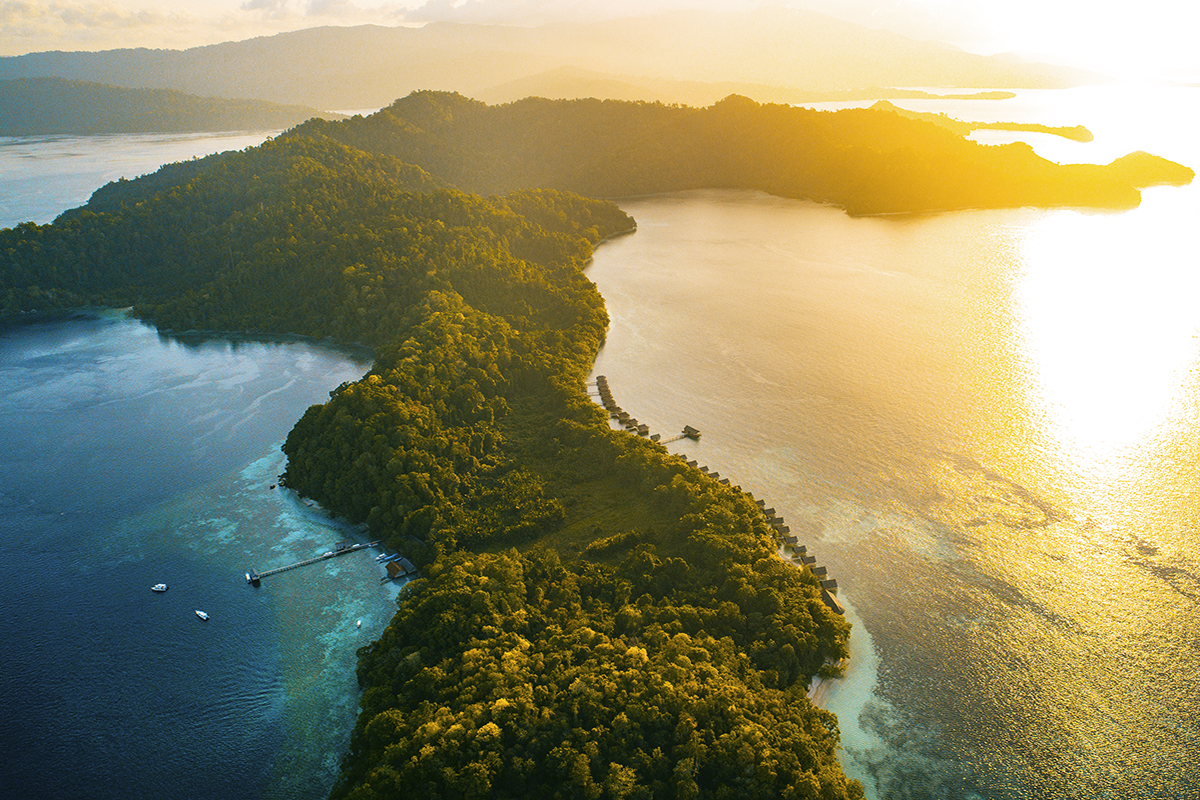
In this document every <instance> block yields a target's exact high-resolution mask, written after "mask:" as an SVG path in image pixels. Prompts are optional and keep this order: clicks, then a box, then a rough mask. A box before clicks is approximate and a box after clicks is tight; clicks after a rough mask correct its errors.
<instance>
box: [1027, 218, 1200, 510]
mask: <svg viewBox="0 0 1200 800" xmlns="http://www.w3.org/2000/svg"><path fill="white" fill-rule="evenodd" d="M1163 224H1169V221H1164V220H1163V219H1162V217H1161V216H1159V215H1156V214H1150V213H1142V212H1141V211H1136V212H1131V213H1128V214H1121V215H1112V214H1092V215H1087V214H1080V213H1077V212H1072V211H1063V212H1054V213H1050V214H1047V215H1046V216H1045V217H1043V218H1042V219H1041V220H1040V221H1039V223H1038V224H1035V225H1032V226H1030V228H1029V230H1028V232H1027V234H1026V235H1025V236H1024V239H1023V241H1022V243H1021V247H1020V250H1021V255H1022V258H1023V262H1024V272H1023V274H1021V276H1020V277H1019V279H1018V283H1017V285H1016V286H1015V287H1014V292H1013V302H1014V311H1015V313H1016V314H1017V315H1018V317H1019V318H1020V329H1019V330H1020V333H1019V334H1018V335H1019V336H1020V337H1021V338H1022V339H1023V341H1022V342H1020V343H1019V344H1018V346H1019V348H1020V350H1021V351H1022V353H1023V355H1024V358H1025V359H1026V361H1027V369H1028V372H1027V375H1028V377H1027V381H1026V385H1025V387H1024V390H1025V394H1026V401H1027V403H1028V405H1029V408H1030V409H1031V413H1032V416H1034V417H1035V418H1036V419H1038V420H1040V422H1041V427H1042V431H1043V434H1044V436H1045V442H1044V447H1045V450H1046V452H1045V453H1044V456H1045V457H1046V458H1047V460H1048V463H1047V465H1046V468H1047V469H1053V470H1055V471H1057V472H1058V473H1059V475H1058V477H1059V478H1060V480H1062V482H1063V484H1064V485H1071V486H1074V487H1076V488H1077V491H1078V492H1080V493H1082V494H1084V495H1086V496H1087V497H1088V499H1086V500H1085V499H1084V498H1083V497H1077V498H1074V499H1075V500H1076V501H1083V503H1082V505H1083V507H1084V508H1086V509H1087V513H1089V514H1093V513H1101V508H1102V507H1104V506H1107V505H1110V504H1111V502H1110V501H1111V498H1112V497H1113V496H1114V495H1113V490H1114V488H1115V487H1117V486H1129V485H1130V484H1131V483H1132V484H1139V483H1142V482H1144V481H1146V480H1151V479H1152V475H1153V474H1154V473H1156V472H1157V471H1158V470H1159V469H1160V468H1161V464H1159V463H1158V462H1160V461H1161V460H1162V459H1163V458H1167V459H1168V460H1169V459H1170V458H1171V453H1173V452H1175V451H1176V450H1177V448H1178V447H1179V445H1180V442H1179V441H1178V440H1179V438H1180V436H1181V435H1182V433H1183V432H1184V431H1186V430H1187V429H1188V428H1189V426H1190V424H1191V421H1192V420H1191V418H1192V416H1193V415H1194V414H1195V406H1196V403H1195V400H1196V389H1197V386H1196V384H1197V380H1196V379H1197V357H1198V354H1200V338H1197V335H1198V333H1200V309H1198V308H1197V305H1196V303H1195V298H1196V297H1197V296H1198V294H1200V275H1198V274H1197V272H1196V270H1195V269H1194V268H1192V266H1191V262H1190V261H1189V260H1188V259H1187V257H1186V254H1184V253H1179V252H1168V251H1164V250H1163V249H1162V248H1161V247H1159V246H1158V245H1157V244H1156V243H1157V242H1160V241H1169V240H1168V239H1166V238H1165V237H1163V236H1160V235H1159V234H1160V233H1161V226H1162V225H1163ZM1103 498H1109V499H1108V500H1105V499H1103ZM1097 505H1099V506H1100V508H1098V507H1097Z"/></svg>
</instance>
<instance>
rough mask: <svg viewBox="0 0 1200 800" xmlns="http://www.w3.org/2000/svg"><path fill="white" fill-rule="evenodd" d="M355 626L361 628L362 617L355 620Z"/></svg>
mask: <svg viewBox="0 0 1200 800" xmlns="http://www.w3.org/2000/svg"><path fill="white" fill-rule="evenodd" d="M354 627H356V628H361V627H362V620H361V619H360V620H359V621H358V622H355V623H354Z"/></svg>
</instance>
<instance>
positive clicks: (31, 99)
mask: <svg viewBox="0 0 1200 800" xmlns="http://www.w3.org/2000/svg"><path fill="white" fill-rule="evenodd" d="M312 117H318V118H322V119H341V118H342V115H340V114H329V113H326V112H322V111H318V110H316V109H315V108H307V107H304V106H281V105H276V104H275V103H267V102H263V101H261V100H226V99H222V98H216V97H197V96H195V95H191V94H184V93H183V92H177V91H172V90H168V89H123V88H120V87H117V86H106V85H104V84H100V83H89V82H87V81H74V80H66V79H63V78H12V79H9V80H0V136H46V135H54V134H80V135H90V134H103V133H190V132H197V131H270V130H282V129H284V128H290V127H292V126H293V125H297V124H299V123H301V122H303V121H304V120H306V119H309V118H312Z"/></svg>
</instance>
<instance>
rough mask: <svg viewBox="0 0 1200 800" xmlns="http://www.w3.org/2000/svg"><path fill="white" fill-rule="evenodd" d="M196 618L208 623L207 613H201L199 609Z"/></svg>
mask: <svg viewBox="0 0 1200 800" xmlns="http://www.w3.org/2000/svg"><path fill="white" fill-rule="evenodd" d="M196 616H197V617H199V618H200V619H202V620H204V621H205V622H207V621H208V612H207V611H201V610H200V609H198V608H197V609H196Z"/></svg>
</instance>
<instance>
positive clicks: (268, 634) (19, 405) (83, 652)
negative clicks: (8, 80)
mask: <svg viewBox="0 0 1200 800" xmlns="http://www.w3.org/2000/svg"><path fill="white" fill-rule="evenodd" d="M262 138H263V136H262V135H259V136H258V137H257V140H258V141H261V140H262ZM253 143H255V142H253V141H248V140H247V137H232V138H229V137H211V136H197V137H193V139H191V140H187V139H186V137H139V136H129V137H98V138H97V139H96V140H89V139H86V138H82V137H81V138H75V139H72V140H71V141H70V144H69V147H68V146H65V145H64V140H63V139H61V138H56V139H52V140H47V141H44V142H38V141H28V140H25V141H22V140H11V139H10V140H5V141H4V142H0V162H5V164H6V169H5V171H4V173H3V174H4V175H5V176H6V178H5V179H6V180H7V179H9V178H10V177H11V176H12V175H13V174H14V173H12V172H9V171H8V170H7V163H8V162H6V161H5V159H10V158H19V159H22V160H23V162H22V164H21V165H20V167H21V170H23V172H24V174H25V175H27V176H29V175H32V176H37V177H36V179H33V180H34V182H35V183H38V184H40V185H44V186H45V196H46V197H51V198H53V197H58V198H60V199H59V200H58V201H54V202H59V203H62V204H65V205H63V207H48V206H46V205H45V198H44V197H43V198H42V199H40V200H38V201H37V202H34V203H31V204H30V205H28V206H25V207H23V208H24V210H21V209H20V208H17V209H16V210H15V211H14V210H13V209H14V208H15V207H14V206H13V205H9V206H8V207H7V209H6V212H5V213H7V214H9V215H10V220H9V221H10V222H19V221H23V220H25V219H40V221H47V220H48V219H51V218H53V217H54V216H56V215H57V214H58V213H60V212H61V211H62V210H64V209H65V207H69V206H74V205H78V204H80V203H81V202H83V201H84V200H86V194H87V192H88V191H90V190H84V189H82V188H81V187H83V186H85V185H86V183H83V182H82V181H85V180H86V179H85V178H82V177H80V175H77V174H74V173H73V172H72V171H71V170H72V165H79V166H80V167H81V168H82V169H84V170H85V171H86V170H89V169H91V168H93V167H96V166H99V165H104V164H109V165H111V164H124V165H126V166H127V167H128V168H129V170H130V171H129V172H126V173H124V174H125V175H127V176H128V177H136V176H137V175H138V174H140V173H143V172H149V171H152V170H153V169H155V168H156V167H157V166H158V165H159V164H161V163H163V162H165V161H170V160H174V159H176V158H179V157H182V156H181V153H189V155H188V157H190V155H202V154H204V153H205V152H206V151H208V149H209V148H214V147H215V148H223V147H226V146H238V147H242V146H246V145H248V144H253ZM59 174H61V175H63V176H64V181H65V183H61V184H60V183H58V182H57V178H56V177H55V176H56V175H59ZM119 176H120V174H118V175H116V176H114V177H119ZM92 188H95V186H93V187H92ZM6 191H7V188H6ZM6 196H7V197H8V198H9V200H10V201H12V199H13V197H14V195H6ZM14 215H15V218H14ZM369 363H370V358H369V354H367V353H364V352H361V351H354V350H343V349H338V348H336V347H332V346H327V345H318V344H316V343H312V342H305V341H284V340H280V341H264V340H247V339H242V338H226V337H205V336H200V335H183V336H173V335H164V334H160V333H158V332H157V331H155V330H154V329H153V328H151V327H149V326H147V325H144V324H142V323H140V322H138V321H136V320H133V319H130V318H128V317H127V316H126V315H125V314H124V313H123V312H120V311H115V310H103V311H94V312H87V311H81V312H79V313H74V314H69V315H65V316H61V317H45V318H39V319H37V320H26V321H20V322H9V323H7V324H4V325H3V326H0V444H2V445H3V446H2V447H0V541H2V542H3V552H4V558H3V559H0V693H3V705H4V708H5V709H6V713H5V714H4V715H3V717H2V718H0V739H2V740H3V741H4V748H3V749H2V750H0V795H2V796H4V797H20V798H64V797H73V796H77V795H78V794H80V793H83V794H86V795H88V796H90V797H96V798H113V800H117V799H118V798H120V799H121V800H124V799H125V798H130V797H151V796H155V795H158V796H171V797H188V798H212V800H218V798H219V799H221V800H224V798H229V797H235V796H240V797H256V798H287V799H289V800H292V799H295V800H300V799H301V798H319V797H325V796H328V793H329V790H330V788H331V787H332V785H333V781H334V780H335V779H336V777H337V774H338V767H339V763H340V759H341V755H342V753H343V752H344V751H345V748H346V744H347V742H348V741H349V734H350V731H351V729H352V728H353V726H354V722H355V719H356V716H357V710H358V698H359V689H358V685H357V681H356V679H355V666H356V663H357V657H356V651H357V649H358V648H359V647H361V646H363V645H365V644H367V643H369V642H370V641H371V640H372V639H373V638H375V637H377V636H378V635H379V633H380V632H381V631H382V630H383V628H384V627H385V626H386V625H387V623H388V621H389V620H390V618H391V615H392V613H393V612H394V610H395V597H396V591H397V587H395V586H392V585H389V584H383V583H381V582H380V576H381V574H382V571H381V570H380V568H379V566H378V565H377V564H376V563H375V561H374V555H375V554H376V552H377V551H374V550H366V551H359V552H355V553H351V554H349V555H344V556H341V557H338V558H334V559H330V560H328V561H324V562H321V563H319V564H316V565H313V566H309V567H305V568H302V569H297V570H294V571H291V572H287V573H283V574H280V575H276V576H272V577H269V578H266V579H264V580H263V582H262V585H261V586H260V587H257V588H255V587H252V586H250V585H249V584H247V582H246V580H245V578H244V572H245V571H246V570H247V569H258V570H263V569H269V568H271V567H275V566H281V565H284V564H288V563H292V562H295V561H299V560H301V559H305V558H310V557H312V556H315V555H319V554H321V553H323V552H325V551H327V550H329V549H331V548H332V547H333V546H334V544H335V543H336V542H338V541H365V537H366V534H365V532H364V531H362V530H359V529H357V528H352V527H347V526H346V525H344V524H342V523H340V522H339V521H338V520H336V519H333V518H331V517H330V516H329V515H328V514H326V513H325V512H323V511H322V510H321V509H320V508H318V507H315V506H309V505H308V504H307V503H305V502H304V501H302V500H301V499H300V498H298V497H296V496H295V495H294V494H292V493H291V492H288V491H286V490H284V489H281V488H279V487H278V485H277V484H278V476H279V474H280V473H282V472H283V469H284V467H285V460H284V457H283V453H282V451H281V450H280V445H281V444H282V442H283V439H284V437H285V436H286V435H287V433H288V431H289V430H290V429H291V427H292V425H293V424H294V423H295V421H296V420H297V419H298V418H299V417H300V415H301V414H303V413H304V410H305V409H306V408H307V407H308V406H309V405H311V404H313V403H318V402H322V401H323V400H325V399H326V398H327V397H328V393H329V392H330V391H331V390H332V389H334V388H336V387H337V386H338V385H339V384H340V383H342V382H343V381H349V380H354V379H356V378H358V377H361V375H362V374H363V373H364V372H365V371H366V370H367V368H368V366H369ZM160 582H161V583H166V584H167V586H168V590H167V591H166V592H165V593H161V594H156V593H153V592H151V590H150V587H151V586H152V585H153V584H156V583H160ZM196 610H202V611H205V612H206V613H207V614H208V615H209V619H208V621H207V622H204V621H201V620H200V619H198V618H197V616H196V614H195V611H196ZM359 621H361V623H362V624H361V627H359V626H358V624H357V623H358V622H359Z"/></svg>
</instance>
